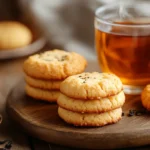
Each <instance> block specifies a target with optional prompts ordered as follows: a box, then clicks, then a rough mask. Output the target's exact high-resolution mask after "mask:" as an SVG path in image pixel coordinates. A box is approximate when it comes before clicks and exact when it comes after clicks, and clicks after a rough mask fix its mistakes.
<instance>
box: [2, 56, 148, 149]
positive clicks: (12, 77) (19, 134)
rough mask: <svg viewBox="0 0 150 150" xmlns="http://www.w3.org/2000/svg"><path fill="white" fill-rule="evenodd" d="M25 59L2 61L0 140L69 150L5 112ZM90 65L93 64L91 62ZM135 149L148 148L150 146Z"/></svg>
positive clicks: (17, 145)
mask: <svg viewBox="0 0 150 150" xmlns="http://www.w3.org/2000/svg"><path fill="white" fill-rule="evenodd" d="M24 60H25V58H21V59H16V60H4V61H0V114H2V116H3V122H2V124H0V141H2V140H5V139H10V140H12V141H13V145H12V150H69V149H70V148H66V147H62V146H57V145H54V144H49V143H46V142H44V141H41V140H38V139H35V138H33V137H31V136H29V135H27V134H26V133H24V132H23V131H22V130H21V129H19V128H18V127H17V126H16V125H15V124H14V123H13V122H12V121H11V120H10V118H9V117H8V116H7V113H6V112H5V104H6V99H7V96H8V94H9V92H10V91H11V89H12V88H13V87H14V86H15V84H16V83H17V82H18V81H19V80H20V79H21V78H22V77H23V71H22V64H23V61H24ZM90 65H91V66H92V65H93V64H92V63H90ZM96 67H97V66H95V65H94V66H93V70H95V69H97V68H96ZM3 147H4V145H0V148H3ZM131 149H133V148H131ZM135 149H138V150H141V149H144V150H148V149H150V147H149V146H148V147H147V146H146V147H140V148H135Z"/></svg>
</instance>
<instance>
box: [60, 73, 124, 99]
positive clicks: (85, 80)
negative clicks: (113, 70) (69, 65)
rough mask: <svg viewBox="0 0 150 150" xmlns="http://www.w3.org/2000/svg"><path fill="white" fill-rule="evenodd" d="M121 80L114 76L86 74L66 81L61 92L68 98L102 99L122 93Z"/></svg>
mask: <svg viewBox="0 0 150 150" xmlns="http://www.w3.org/2000/svg"><path fill="white" fill-rule="evenodd" d="M122 89H123V85H122V82H121V80H120V79H119V78H118V77H117V76H116V75H114V74H109V73H98V72H92V73H88V72H84V73H81V74H78V75H73V76H70V77H68V78H67V79H65V80H64V81H63V82H62V83H61V85H60V91H61V92H62V93H63V94H64V95H67V96H68V97H72V98H77V99H88V100H90V99H101V98H104V97H109V96H113V95H116V94H118V93H120V92H121V91H122Z"/></svg>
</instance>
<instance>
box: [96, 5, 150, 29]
mask: <svg viewBox="0 0 150 150" xmlns="http://www.w3.org/2000/svg"><path fill="white" fill-rule="evenodd" d="M141 3H143V2H140V3H139V4H141ZM130 5H131V4H130ZM136 5H137V4H136ZM113 6H117V4H112V3H111V4H106V5H104V6H101V7H98V8H97V9H96V10H95V19H96V20H97V21H99V22H102V23H103V24H106V25H111V26H118V27H131V28H133V27H141V28H143V27H148V28H150V24H119V23H113V22H109V21H106V20H105V19H102V18H101V17H99V15H98V14H99V13H100V12H103V11H105V10H106V9H109V8H113Z"/></svg>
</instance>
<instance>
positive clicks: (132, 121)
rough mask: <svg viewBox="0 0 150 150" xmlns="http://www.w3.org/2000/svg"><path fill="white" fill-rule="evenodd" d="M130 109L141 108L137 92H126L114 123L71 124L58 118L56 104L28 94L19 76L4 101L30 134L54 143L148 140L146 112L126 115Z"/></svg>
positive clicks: (91, 144) (114, 144) (141, 142)
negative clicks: (133, 94)
mask: <svg viewBox="0 0 150 150" xmlns="http://www.w3.org/2000/svg"><path fill="white" fill-rule="evenodd" d="M130 109H137V110H141V109H143V107H142V105H141V101H140V96H126V103H125V105H124V107H123V111H124V113H125V116H124V117H123V119H122V120H121V121H119V122H118V123H117V124H113V125H108V126H104V127H100V128H79V127H74V126H71V125H68V124H67V123H65V122H64V121H62V120H61V119H60V118H59V116H58V114H57V105H55V104H49V103H46V102H42V101H37V100H35V99H32V98H30V97H28V96H27V95H26V94H25V91H24V81H23V80H21V82H20V83H19V84H18V85H17V86H16V87H15V88H14V89H13V91H12V92H11V94H10V95H9V97H8V103H7V111H8V113H9V115H10V116H11V117H12V118H13V119H14V120H15V121H17V123H18V124H19V125H21V127H22V128H24V129H25V130H26V131H27V132H28V133H29V134H31V135H32V136H34V137H37V138H39V139H42V140H45V141H48V142H52V143H55V144H60V145H65V146H71V147H80V148H91V149H104V148H105V149H106V148H110V149H112V148H122V147H129V146H130V147H132V146H141V145H146V144H149V143H150V134H149V133H150V115H149V114H144V115H143V116H133V117H128V116H127V114H128V111H129V110H130ZM108 143H109V144H108Z"/></svg>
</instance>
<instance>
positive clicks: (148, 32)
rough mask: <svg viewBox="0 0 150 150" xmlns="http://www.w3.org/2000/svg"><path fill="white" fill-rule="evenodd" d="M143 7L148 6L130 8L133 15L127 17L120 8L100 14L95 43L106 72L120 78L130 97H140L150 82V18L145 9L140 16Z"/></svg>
mask: <svg viewBox="0 0 150 150" xmlns="http://www.w3.org/2000/svg"><path fill="white" fill-rule="evenodd" d="M142 4H143V5H145V4H144V3H141V4H135V5H126V11H127V13H128V14H129V15H130V16H129V15H128V16H126V17H124V18H120V6H119V5H112V6H104V7H101V8H99V9H98V10H97V11H96V18H95V44H96V50H97V55H98V60H99V64H100V66H101V69H102V71H103V72H110V73H114V74H116V75H117V76H119V77H120V79H121V80H122V82H123V84H124V89H125V92H126V93H128V94H139V93H140V92H141V90H142V88H143V87H144V86H145V85H146V84H148V83H150V19H149V17H150V15H149V16H148V17H147V16H146V15H145V11H142V10H141V12H140V13H139V9H142V6H143V5H142ZM138 6H140V7H138ZM149 6H150V5H149ZM143 7H144V6H143ZM144 8H145V7H144ZM137 9H138V10H137ZM142 12H143V14H142ZM146 14H147V13H146Z"/></svg>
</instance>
